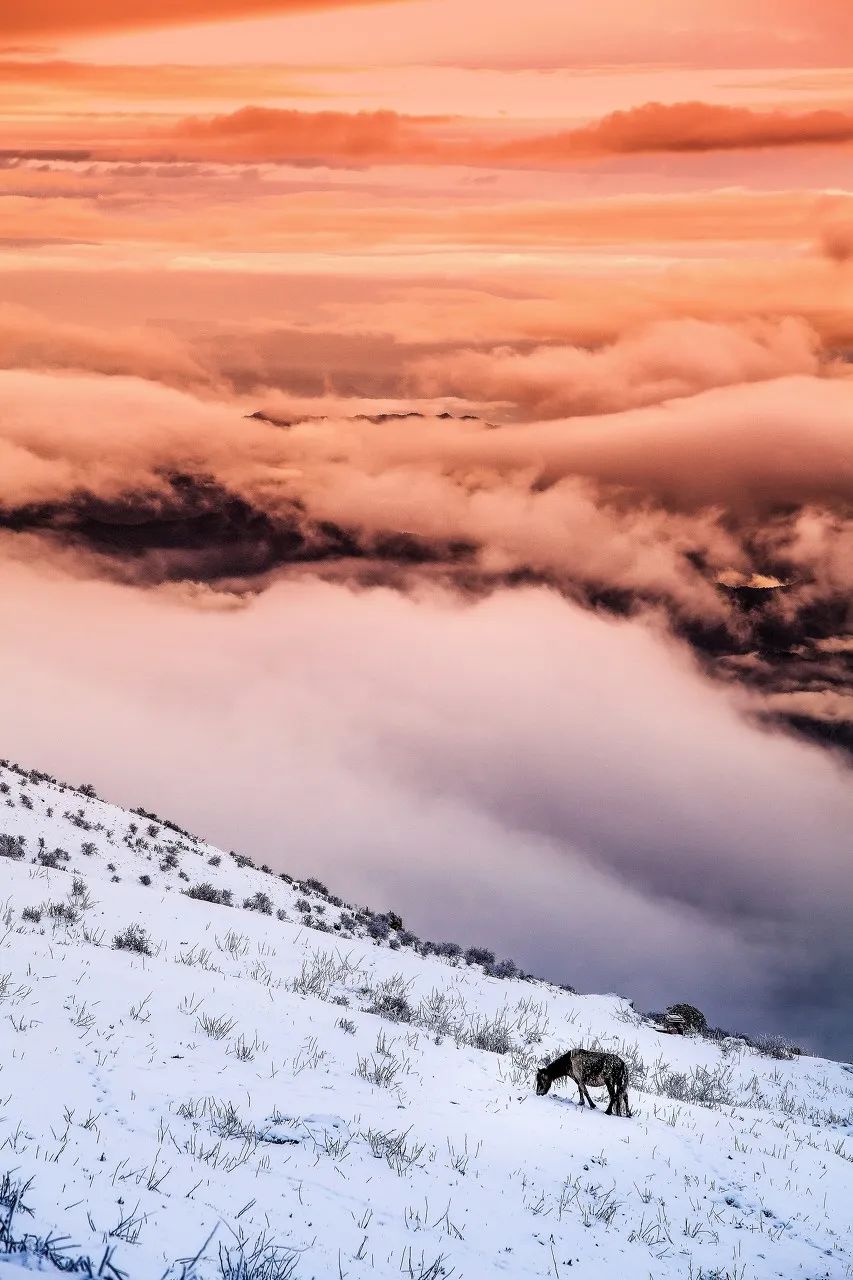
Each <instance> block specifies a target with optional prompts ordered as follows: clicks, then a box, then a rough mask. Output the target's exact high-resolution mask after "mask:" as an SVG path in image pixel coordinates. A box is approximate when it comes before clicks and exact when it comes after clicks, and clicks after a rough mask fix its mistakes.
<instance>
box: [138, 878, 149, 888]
mask: <svg viewBox="0 0 853 1280" xmlns="http://www.w3.org/2000/svg"><path fill="white" fill-rule="evenodd" d="M139 883H140V884H144V885H146V886H148V885H149V884H150V883H151V877H150V876H140V877H139Z"/></svg>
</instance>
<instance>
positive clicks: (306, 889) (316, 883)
mask: <svg viewBox="0 0 853 1280" xmlns="http://www.w3.org/2000/svg"><path fill="white" fill-rule="evenodd" d="M302 891H303V893H318V894H319V895H320V897H321V898H328V896H329V890H328V889H327V888H326V886H325V885H324V884H323V881H322V880H315V878H314V877H313V876H309V877H308V879H307V880H303V881H302Z"/></svg>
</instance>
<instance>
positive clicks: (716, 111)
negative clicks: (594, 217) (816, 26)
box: [499, 102, 853, 163]
mask: <svg viewBox="0 0 853 1280" xmlns="http://www.w3.org/2000/svg"><path fill="white" fill-rule="evenodd" d="M849 142H853V113H851V112H849V111H841V110H834V109H823V110H819V111H806V112H800V113H792V112H787V111H760V110H756V109H754V108H750V107H729V106H723V105H717V104H713V103H708V102H675V103H661V102H647V103H645V104H644V105H643V106H641V107H632V108H631V109H629V110H627V111H614V112H612V113H611V114H610V115H607V116H604V117H603V118H602V119H601V120H596V121H593V122H592V123H590V124H588V125H584V126H582V127H581V128H578V129H566V130H564V131H562V132H559V133H554V134H551V135H547V134H546V135H542V136H540V137H535V138H526V139H521V140H519V141H518V142H517V143H509V144H507V145H506V146H505V147H503V148H501V149H500V152H499V154H500V155H502V157H503V158H504V159H506V160H513V159H515V160H518V161H522V162H528V163H530V162H533V161H536V160H539V161H547V162H553V161H559V160H570V159H572V158H573V157H578V156H584V155H626V154H629V155H630V154H636V153H643V152H690V151H730V150H751V149H754V148H758V147H798V146H814V145H830V146H831V145H839V144H846V143H849Z"/></svg>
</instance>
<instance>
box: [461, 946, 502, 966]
mask: <svg viewBox="0 0 853 1280" xmlns="http://www.w3.org/2000/svg"><path fill="white" fill-rule="evenodd" d="M465 963H466V964H494V963H495V953H494V951H490V950H489V948H488V947H469V948H468V950H467V951H466V952H465Z"/></svg>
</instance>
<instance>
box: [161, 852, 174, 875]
mask: <svg viewBox="0 0 853 1280" xmlns="http://www.w3.org/2000/svg"><path fill="white" fill-rule="evenodd" d="M177 865H178V855H177V854H176V853H175V850H174V849H170V850H169V852H168V853H167V854H166V855H165V857H164V858H163V861H162V862H161V863H160V870H161V871H174V870H175V867H176V866H177Z"/></svg>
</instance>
